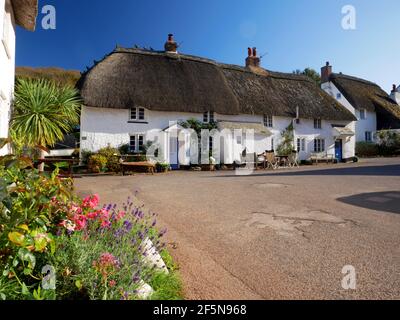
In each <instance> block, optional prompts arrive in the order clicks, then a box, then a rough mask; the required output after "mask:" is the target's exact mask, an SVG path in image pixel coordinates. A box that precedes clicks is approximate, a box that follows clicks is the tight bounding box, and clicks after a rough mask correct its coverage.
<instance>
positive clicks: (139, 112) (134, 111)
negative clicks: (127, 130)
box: [130, 108, 146, 121]
mask: <svg viewBox="0 0 400 320" xmlns="http://www.w3.org/2000/svg"><path fill="white" fill-rule="evenodd" d="M145 114H146V112H145V109H144V108H131V110H130V120H132V121H144V120H145V119H146V116H145Z"/></svg>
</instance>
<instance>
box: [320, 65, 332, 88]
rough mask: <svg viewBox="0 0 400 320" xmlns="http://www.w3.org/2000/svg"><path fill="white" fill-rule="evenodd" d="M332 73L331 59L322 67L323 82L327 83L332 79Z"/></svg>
mask: <svg viewBox="0 0 400 320" xmlns="http://www.w3.org/2000/svg"><path fill="white" fill-rule="evenodd" d="M331 74H332V66H331V65H330V63H329V61H327V62H326V64H325V66H324V67H322V68H321V82H322V83H326V82H329V81H330V76H331Z"/></svg>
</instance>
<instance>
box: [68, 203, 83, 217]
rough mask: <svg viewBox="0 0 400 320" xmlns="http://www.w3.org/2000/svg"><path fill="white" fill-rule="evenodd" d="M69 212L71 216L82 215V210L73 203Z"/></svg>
mask: <svg viewBox="0 0 400 320" xmlns="http://www.w3.org/2000/svg"><path fill="white" fill-rule="evenodd" d="M70 212H71V213H72V214H81V213H82V208H81V207H79V206H78V205H76V204H75V203H74V204H72V206H71V209H70Z"/></svg>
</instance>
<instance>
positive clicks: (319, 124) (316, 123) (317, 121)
mask: <svg viewBox="0 0 400 320" xmlns="http://www.w3.org/2000/svg"><path fill="white" fill-rule="evenodd" d="M314 129H318V130H320V129H322V120H321V119H314Z"/></svg>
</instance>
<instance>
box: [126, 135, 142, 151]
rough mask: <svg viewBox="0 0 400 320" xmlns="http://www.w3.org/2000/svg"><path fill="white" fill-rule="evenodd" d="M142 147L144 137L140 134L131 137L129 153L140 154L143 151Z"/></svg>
mask: <svg viewBox="0 0 400 320" xmlns="http://www.w3.org/2000/svg"><path fill="white" fill-rule="evenodd" d="M143 146H144V135H142V134H137V135H132V136H131V137H130V144H129V147H130V151H131V152H133V153H137V152H141V151H143Z"/></svg>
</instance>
